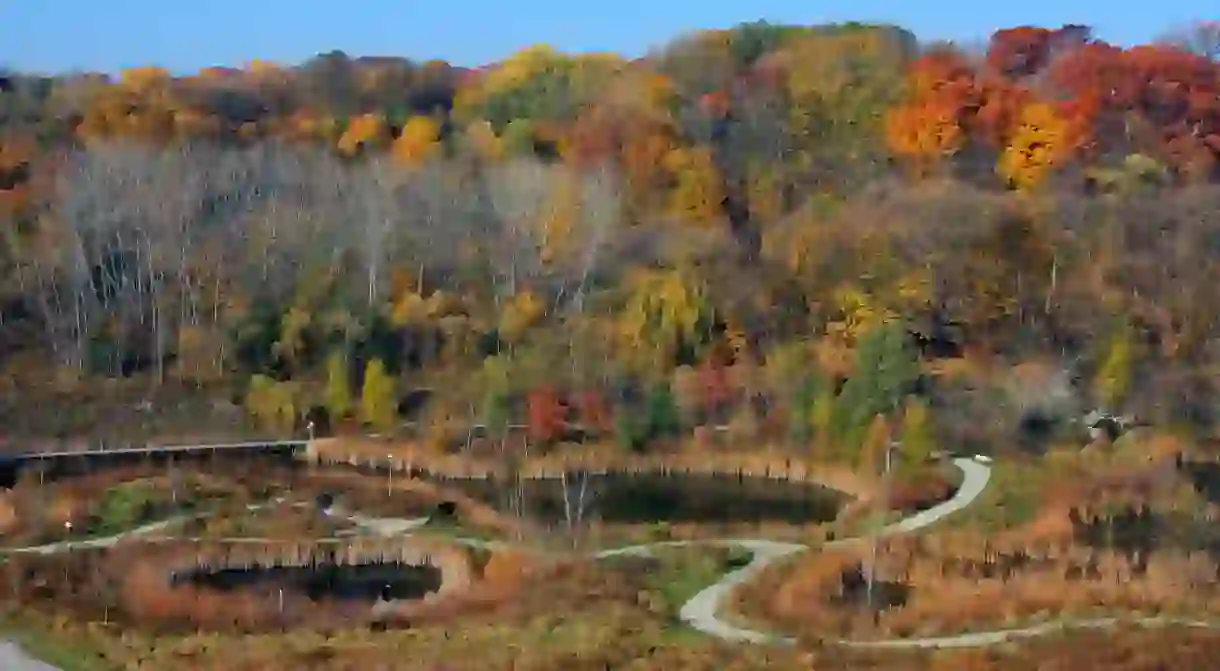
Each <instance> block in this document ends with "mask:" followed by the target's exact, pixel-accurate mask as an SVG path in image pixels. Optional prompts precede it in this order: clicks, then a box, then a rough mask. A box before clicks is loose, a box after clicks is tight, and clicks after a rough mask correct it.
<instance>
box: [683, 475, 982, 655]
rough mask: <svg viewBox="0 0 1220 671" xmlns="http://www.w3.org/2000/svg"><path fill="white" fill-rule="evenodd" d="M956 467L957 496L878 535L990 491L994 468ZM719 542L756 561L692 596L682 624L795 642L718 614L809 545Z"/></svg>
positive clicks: (932, 518)
mask: <svg viewBox="0 0 1220 671" xmlns="http://www.w3.org/2000/svg"><path fill="white" fill-rule="evenodd" d="M953 465H954V466H957V467H958V468H959V469H961V471H962V475H963V477H962V484H961V486H960V487H958V489H957V492H956V493H954V495H953V497H952V498H950V499H949V500H948V501H945V502H944V503H941V504H939V505H936V506H933V507H932V508H929V509H927V510H924V511H922V512H919V513H916V514H914V515H912V516H910V517H907V518H905V519H903V520H901V521H898V522H895V523H894V524H891V525H889V526H887V527H885V528H884V529H882V530H881V531H880V532H879V533H880V535H883V536H890V535H894V534H901V533H910V532H912V531H915V530H917V529H921V528H923V527H926V526H928V525H929V524H932V523H934V522H937V521H939V520H941V519H943V518H944V517H946V516H948V515H951V514H953V513H955V512H957V511H959V510H961V509H963V508H965V507H966V506H968V505H970V504H971V503H973V502H974V500H975V499H977V498H978V497H979V495H980V494H982V493H983V490H984V489H986V488H987V481H988V480H989V479H990V478H991V469H989V468H987V467H986V466H984V465H982V464H980V463H978V462H976V461H974V460H973V459H954V460H953ZM862 542H864V540H863V539H861V538H849V539H844V540H841V541H834V542H830V543H826V544H825V545H824V546H823V547H843V546H846V545H851V544H858V543H862ZM719 543H722V544H725V545H733V546H736V547H740V548H744V549H746V550H750V551H751V552H753V553H754V558H753V559H752V560H751V561H750V563H749V564H746V565H745V566H743V567H741V568H739V569H737V570H735V571H732V572H730V573H727V574H725V576H724V577H723V578H721V579H720V581H719V582H717V583H716V584H714V585H710V586H708V587H706V588H705V589H704V590H703V591H701V592H699V593H698V594H696V595H695V596H694V597H692V598H691V600H690V601H687V602H686V603H685V604H684V605H683V606H682V610H681V611H679V616H680V617H681V618H682V621H683V622H686V623H687V624H689V625H690V626H692V627H694V628H695V629H697V630H699V631H701V632H703V633H705V634H709V635H711V636H715V637H717V638H720V639H722V640H726V641H742V642H748V643H764V642H786V643H791V642H793V641H792V639H789V638H782V637H775V636H770V635H768V634H765V633H762V632H758V631H752V630H749V629H743V628H741V627H737V626H735V625H732V624H730V623H728V622H725V621H724V620H722V619H720V617H719V616H717V615H716V613H717V611H719V610H720V604H721V603H722V602H723V601H724V599H725V597H726V596H728V594H729V592H730V591H732V590H733V588H735V587H737V586H738V585H740V584H742V583H744V582H745V581H747V580H749V579H750V578H751V577H753V576H754V575H757V574H758V573H759V572H760V571H762V570H763V569H765V568H766V567H767V566H769V565H770V564H771V563H772V562H774V561H775V560H777V559H781V558H783V557H787V556H788V555H791V554H795V553H797V552H801V551H803V550H807V549H809V548H808V546H805V545H797V544H794V543H778V542H775V541H768V540H761V539H757V540H731V541H720V542H719Z"/></svg>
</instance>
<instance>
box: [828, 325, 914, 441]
mask: <svg viewBox="0 0 1220 671" xmlns="http://www.w3.org/2000/svg"><path fill="white" fill-rule="evenodd" d="M918 378H919V360H918V359H917V358H916V356H915V353H914V351H913V349H912V348H911V346H910V344H909V343H908V342H907V333H906V329H905V328H904V326H903V325H902V324H901V323H891V324H884V325H881V326H878V327H876V328H873V329H870V330H869V331H868V332H867V333H866V334H865V335H864V338H863V339H862V340H861V342H860V345H859V348H858V349H857V350H856V362H855V369H854V370H853V372H852V375H851V377H850V378H849V379H848V380H847V382H846V384H844V385H843V391H842V393H840V394H839V398H838V399H837V400H836V402H835V406H836V407H835V423H836V434H837V435H836V438H838V439H839V440H840V441H841V443H842V445H843V446H844V447H851V446H857V447H858V446H859V444H860V440H861V439H862V438H863V432H864V431H865V430H866V427H867V426H868V424H869V422H871V421H872V419H873V418H874V417H876V416H877V415H883V416H884V415H889V414H890V413H892V412H894V411H895V410H897V409H898V407H899V405H900V404H901V403H902V399H903V398H904V397H905V396H906V395H907V394H908V393H910V391H911V388H912V386H913V385H914V383H915V381H916V380H917V379H918Z"/></svg>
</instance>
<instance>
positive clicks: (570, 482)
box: [559, 469, 597, 547]
mask: <svg viewBox="0 0 1220 671" xmlns="http://www.w3.org/2000/svg"><path fill="white" fill-rule="evenodd" d="M591 479H592V475H591V473H590V472H589V470H588V469H581V470H579V471H573V472H569V471H568V470H567V469H564V471H563V473H561V474H560V476H559V484H560V487H561V489H562V491H563V518H564V524H565V526H566V528H567V533H568V536H569V537H570V538H571V540H572V546H573V547H575V546H576V544H577V543H578V542H579V538H580V533H581V531H583V529H584V525H585V515H586V514H587V513H588V512H589V510H590V509H591V508H592V507H593V503H594V501H595V500H596V498H597V492H596V491H595V488H590V486H589V484H590V480H591Z"/></svg>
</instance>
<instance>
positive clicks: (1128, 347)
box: [1093, 326, 1135, 409]
mask: <svg viewBox="0 0 1220 671" xmlns="http://www.w3.org/2000/svg"><path fill="white" fill-rule="evenodd" d="M1133 340H1134V339H1133V338H1132V335H1131V329H1130V327H1127V326H1124V327H1123V328H1121V329H1119V330H1118V332H1117V333H1115V334H1114V336H1112V337H1111V338H1110V342H1109V343H1107V346H1106V350H1105V355H1104V357H1103V359H1102V362H1101V366H1100V368H1099V369H1098V371H1097V375H1096V376H1095V377H1094V379H1093V393H1094V394H1095V395H1096V396H1097V400H1098V401H1100V402H1101V403H1102V404H1103V406H1104V407H1106V408H1108V409H1115V408H1117V407H1118V405H1119V404H1120V403H1122V401H1123V398H1124V397H1126V395H1127V392H1128V391H1129V390H1130V388H1131V374H1132V368H1133V365H1134V360H1135V347H1134V343H1133Z"/></svg>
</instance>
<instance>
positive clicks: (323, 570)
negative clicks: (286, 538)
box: [171, 563, 441, 602]
mask: <svg viewBox="0 0 1220 671" xmlns="http://www.w3.org/2000/svg"><path fill="white" fill-rule="evenodd" d="M171 582H172V583H173V584H175V585H181V584H191V585H195V586H197V587H206V588H210V589H219V590H223V591H231V590H237V589H242V590H252V591H258V592H266V593H274V592H276V591H277V590H279V589H283V590H284V591H285V592H294V593H297V594H304V595H305V596H307V597H309V599H310V600H313V601H319V600H321V599H336V600H340V601H367V602H372V601H377V600H379V599H381V600H388V599H422V598H423V597H424V596H425V595H427V594H428V593H430V592H436V591H437V590H439V589H440V587H441V572H440V569H438V568H436V567H434V566H416V565H411V564H399V563H370V564H353V565H336V564H317V565H313V566H283V567H278V566H277V567H261V566H256V567H252V568H230V569H219V570H206V569H195V570H191V571H183V572H179V573H177V574H176V575H174V576H173V577H172V578H171Z"/></svg>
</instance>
